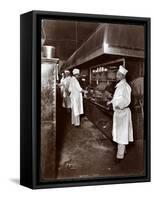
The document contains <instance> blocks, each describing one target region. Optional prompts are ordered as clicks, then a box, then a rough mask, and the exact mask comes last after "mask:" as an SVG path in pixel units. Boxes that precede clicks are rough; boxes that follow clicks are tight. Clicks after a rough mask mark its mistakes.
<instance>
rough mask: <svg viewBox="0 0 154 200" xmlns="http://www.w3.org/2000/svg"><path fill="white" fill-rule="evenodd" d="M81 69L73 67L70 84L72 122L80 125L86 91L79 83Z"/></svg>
mask: <svg viewBox="0 0 154 200" xmlns="http://www.w3.org/2000/svg"><path fill="white" fill-rule="evenodd" d="M79 76H80V70H79V69H73V76H72V78H71V81H70V84H69V92H70V98H71V110H72V124H73V125H74V126H80V115H81V114H83V96H82V92H85V93H86V91H85V90H83V89H82V88H81V86H80V84H79V81H78V79H79Z"/></svg>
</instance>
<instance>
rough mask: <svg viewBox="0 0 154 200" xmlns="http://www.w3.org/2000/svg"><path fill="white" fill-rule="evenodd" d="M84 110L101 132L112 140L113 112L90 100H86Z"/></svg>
mask: <svg viewBox="0 0 154 200" xmlns="http://www.w3.org/2000/svg"><path fill="white" fill-rule="evenodd" d="M84 110H85V115H86V116H87V118H88V119H89V120H90V121H91V122H92V123H93V124H94V125H95V126H96V127H97V128H98V129H99V130H101V132H102V133H103V134H104V135H106V137H108V138H109V139H110V140H112V116H113V112H112V111H110V110H108V109H107V107H105V106H103V105H101V104H99V103H97V102H95V101H94V100H91V99H90V98H84Z"/></svg>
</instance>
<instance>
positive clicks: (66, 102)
mask: <svg viewBox="0 0 154 200" xmlns="http://www.w3.org/2000/svg"><path fill="white" fill-rule="evenodd" d="M64 74H65V76H64V77H65V78H64V79H63V81H62V87H63V94H62V97H63V101H62V106H63V107H64V108H67V109H69V108H71V99H70V96H69V91H68V89H69V84H70V81H71V75H70V71H69V70H65V71H64Z"/></svg>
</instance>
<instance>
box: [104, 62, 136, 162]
mask: <svg viewBox="0 0 154 200" xmlns="http://www.w3.org/2000/svg"><path fill="white" fill-rule="evenodd" d="M127 72H128V71H127V70H126V69H125V68H124V67H123V66H121V65H120V66H119V70H118V71H117V74H116V79H117V81H118V83H117V85H116V89H115V92H114V95H113V99H112V100H111V101H109V102H108V103H107V105H109V104H112V105H113V110H114V114H113V128H112V136H113V141H114V142H116V143H117V144H118V145H117V155H116V161H120V160H122V159H124V154H125V152H126V145H128V144H129V142H133V128H132V117H131V110H130V108H129V104H130V102H131V87H130V86H129V84H128V83H127V82H126V79H125V76H126V74H127Z"/></svg>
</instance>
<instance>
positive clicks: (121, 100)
mask: <svg viewBox="0 0 154 200" xmlns="http://www.w3.org/2000/svg"><path fill="white" fill-rule="evenodd" d="M112 104H113V106H114V108H116V109H124V108H126V107H127V106H128V105H129V104H130V101H129V99H128V98H126V97H125V96H122V95H121V96H119V97H118V98H116V99H113V100H112Z"/></svg>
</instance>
